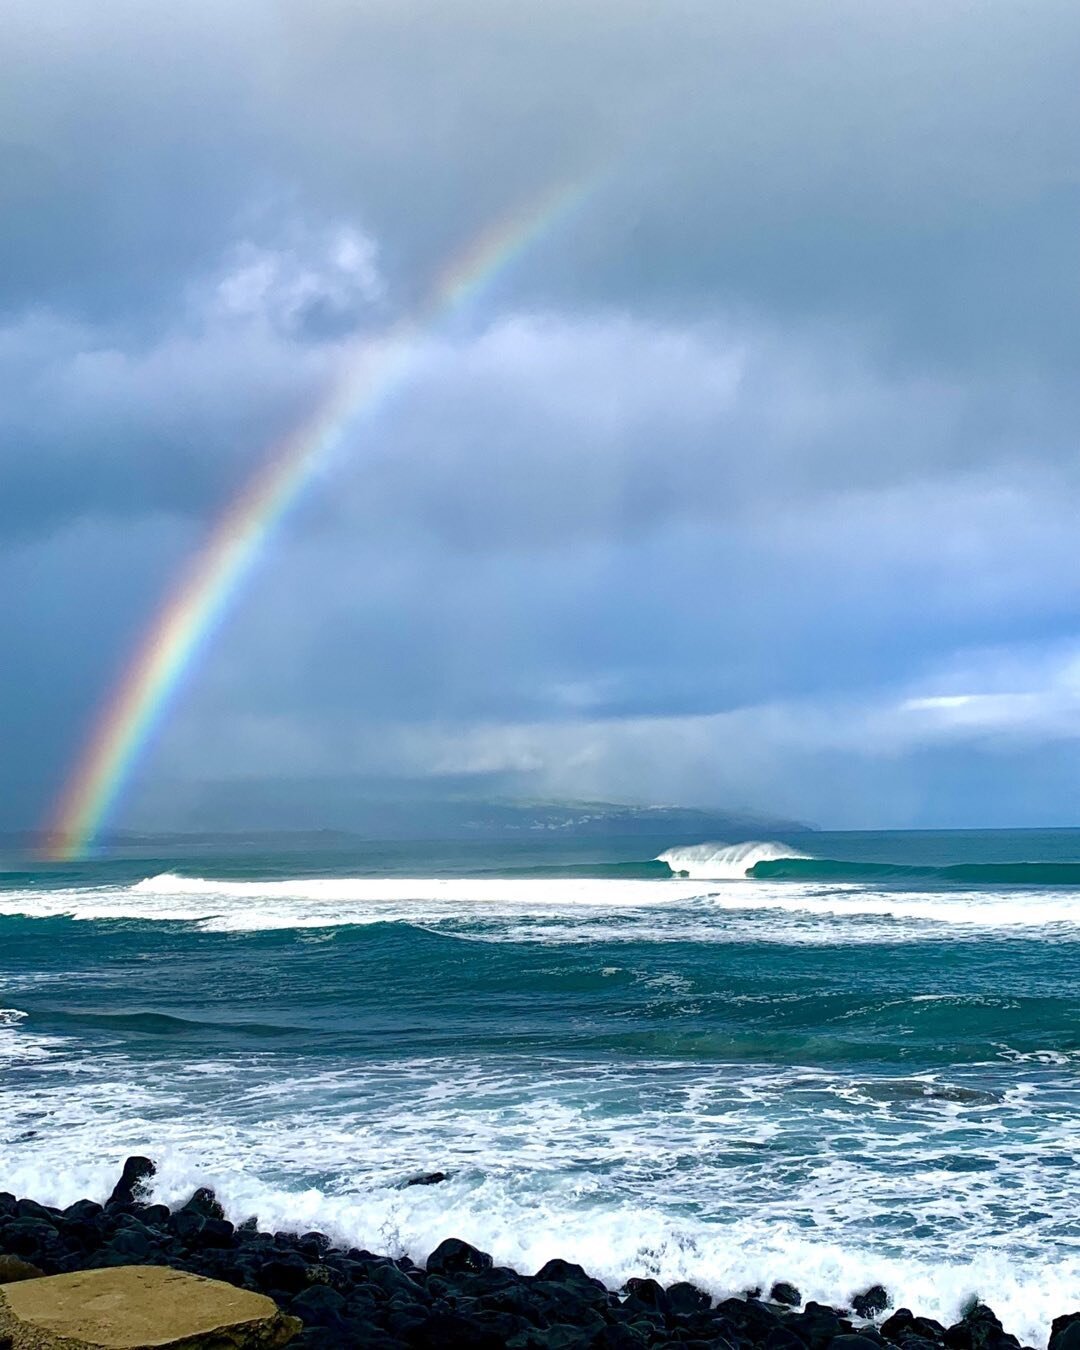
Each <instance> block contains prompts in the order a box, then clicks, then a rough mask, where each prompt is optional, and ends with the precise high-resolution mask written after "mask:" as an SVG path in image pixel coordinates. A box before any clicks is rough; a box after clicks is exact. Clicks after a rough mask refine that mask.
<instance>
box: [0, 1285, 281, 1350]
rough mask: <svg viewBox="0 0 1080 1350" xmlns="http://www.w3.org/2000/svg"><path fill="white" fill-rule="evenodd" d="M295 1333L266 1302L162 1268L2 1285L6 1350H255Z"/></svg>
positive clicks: (0, 1312)
mask: <svg viewBox="0 0 1080 1350" xmlns="http://www.w3.org/2000/svg"><path fill="white" fill-rule="evenodd" d="M300 1329H301V1324H300V1322H299V1321H298V1320H297V1319H296V1318H295V1317H286V1316H285V1314H284V1313H282V1312H280V1311H279V1310H278V1307H277V1305H276V1304H275V1303H273V1302H272V1301H271V1300H270V1299H268V1298H265V1297H264V1296H263V1295H262V1294H254V1293H251V1292H250V1291H248V1290H246V1289H236V1288H234V1287H233V1286H232V1285H231V1284H222V1283H220V1282H218V1281H217V1280H206V1279H203V1278H202V1277H201V1276H198V1275H188V1274H185V1273H184V1272H182V1271H178V1270H171V1269H169V1267H167V1266H111V1267H107V1268H105V1269H101V1270H82V1271H77V1272H75V1273H74V1274H70V1275H46V1276H44V1277H43V1278H41V1279H35V1280H24V1281H22V1282H20V1283H18V1284H5V1285H2V1286H0V1343H3V1342H4V1341H5V1340H6V1341H7V1342H8V1344H10V1345H11V1347H12V1350H99V1348H100V1350H147V1348H148V1347H151V1346H152V1347H155V1350H168V1347H175V1350H197V1348H198V1347H200V1346H206V1347H208V1348H209V1347H213V1350H257V1348H258V1347H264V1346H265V1347H271V1348H272V1347H277V1346H281V1345H284V1344H285V1343H286V1342H287V1341H289V1340H291V1339H292V1337H293V1336H294V1335H295V1334H296V1333H297V1332H298V1331H299V1330H300Z"/></svg>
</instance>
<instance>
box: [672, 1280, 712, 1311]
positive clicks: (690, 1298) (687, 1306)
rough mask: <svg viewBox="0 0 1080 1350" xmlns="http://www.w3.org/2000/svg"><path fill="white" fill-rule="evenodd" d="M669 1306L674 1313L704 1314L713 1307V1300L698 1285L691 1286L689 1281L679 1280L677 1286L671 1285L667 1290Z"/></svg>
mask: <svg viewBox="0 0 1080 1350" xmlns="http://www.w3.org/2000/svg"><path fill="white" fill-rule="evenodd" d="M667 1296H668V1306H669V1307H670V1308H671V1311H672V1312H673V1313H697V1312H704V1311H705V1310H706V1309H707V1308H711V1307H712V1299H711V1298H710V1297H709V1295H708V1294H707V1293H706V1292H705V1290H704V1289H699V1288H698V1287H697V1285H696V1284H691V1283H690V1282H689V1281H688V1280H679V1281H678V1283H676V1284H669V1285H668V1290H667Z"/></svg>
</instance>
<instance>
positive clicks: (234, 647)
mask: <svg viewBox="0 0 1080 1350" xmlns="http://www.w3.org/2000/svg"><path fill="white" fill-rule="evenodd" d="M1078 59H1080V8H1078V7H1077V6H1076V5H1075V4H1074V3H1072V2H1071V0H1039V3H1038V4H1028V3H1021V2H1020V0H971V2H970V3H958V2H957V0H933V3H923V2H922V0H906V2H905V3H904V4H899V3H892V2H891V0H890V2H889V3H885V2H884V0H799V3H795V2H794V0H770V3H768V4H763V5H747V4H745V3H743V2H742V0H668V3H665V4H664V5H656V4H655V3H643V2H642V0H618V3H616V2H615V0H572V2H571V0H543V3H540V0H515V3H513V4H507V3H494V2H490V3H489V2H487V0H423V2H421V0H392V2H391V0H304V3H303V4H300V3H275V2H274V0H260V3H257V4H256V3H248V0H232V2H231V3H230V4H229V5H227V6H222V5H220V4H218V3H216V0H215V2H214V3H207V2H206V0H190V3H188V4H185V5H182V6H180V5H172V6H165V5H154V6H148V5H146V4H144V3H141V0H139V2H137V0H101V3H98V4H95V5H92V6H91V5H87V4H85V3H84V2H83V0H50V3H49V4H47V5H42V4H41V3H40V0H10V2H9V4H8V5H7V6H5V19H4V25H3V31H2V33H0V61H2V63H3V68H4V70H5V79H4V81H3V83H2V85H0V257H2V259H3V266H2V267H0V474H2V479H0V481H2V485H3V490H2V492H0V631H2V632H3V634H4V644H3V660H2V661H0V727H2V740H3V747H2V754H0V828H3V829H24V828H32V827H34V826H35V825H37V824H39V823H41V822H42V821H43V820H45V819H46V818H47V816H48V813H49V810H50V805H51V803H52V802H53V801H54V800H55V799H56V797H57V794H58V793H59V792H60V791H61V789H62V787H63V785H64V783H65V781H67V779H68V777H69V776H70V774H71V773H72V771H73V769H74V767H75V765H76V763H77V762H78V759H79V756H80V754H81V751H82V747H83V745H84V744H85V741H86V737H87V735H88V732H89V729H90V728H91V726H92V725H93V723H94V719H95V716H96V715H97V712H98V710H99V709H100V707H101V705H102V703H103V701H104V700H105V699H106V698H107V696H108V694H109V692H110V690H111V689H112V688H113V687H114V686H115V684H116V681H117V680H118V679H119V678H120V676H121V675H122V673H123V671H124V669H125V667H126V666H127V664H128V662H129V661H130V659H131V655H132V652H133V650H134V648H135V646H136V644H137V642H138V640H139V637H140V635H141V634H142V633H143V632H144V631H145V629H146V627H147V625H148V624H149V623H150V622H151V620H152V619H153V617H154V615H155V613H156V612H157V611H158V609H159V607H160V605H161V604H162V601H163V599H164V597H165V596H166V595H167V594H168V592H169V589H170V587H171V586H172V585H173V584H174V582H175V579H176V577H177V575H178V574H179V573H180V571H181V570H182V569H183V567H184V566H185V565H186V564H187V563H188V562H189V561H190V559H191V558H192V557H193V556H195V555H197V553H198V551H199V549H200V547H201V546H202V544H203V542H204V541H205V540H206V538H207V536H208V534H209V532H210V530H211V529H212V527H213V524H214V522H215V521H216V520H217V519H218V518H219V517H220V516H221V515H222V513H223V512H224V511H225V510H226V509H227V507H228V505H229V503H230V501H232V500H233V499H234V498H235V495H236V494H237V493H238V492H239V491H240V490H241V489H242V487H243V485H244V484H245V482H247V481H248V480H249V477H250V475H251V474H252V473H254V472H256V471H257V469H258V468H259V466H260V465H262V464H263V463H265V462H266V459H267V456H268V455H269V454H270V453H271V451H272V449H273V447H274V446H275V444H276V443H277V442H278V441H279V440H280V438H281V437H282V436H283V435H285V434H287V433H288V432H289V430H290V429H291V428H293V427H294V426H296V425H297V424H299V423H302V422H303V420H304V419H305V418H307V417H309V416H310V415H311V413H312V411H313V410H314V409H316V408H317V407H318V406H319V405H320V401H321V400H324V399H325V398H326V396H327V391H328V390H329V389H331V388H332V387H333V384H334V381H335V380H336V379H337V378H339V376H340V371H341V369H342V368H343V363H345V362H347V361H348V360H349V359H350V355H351V354H352V353H355V351H356V349H357V345H358V344H362V343H363V342H365V341H375V340H377V338H378V335H379V334H380V333H381V332H384V331H385V330H386V329H387V328H388V327H389V326H391V325H392V324H393V323H395V322H396V321H398V320H400V319H401V318H402V317H403V316H407V315H408V314H409V313H410V312H412V310H413V308H414V307H415V306H416V304H417V300H418V297H419V296H421V295H422V294H424V292H425V288H427V287H429V286H430V284H431V281H432V278H433V277H434V276H435V275H437V273H438V271H439V269H440V268H441V267H443V266H444V265H445V264H446V262H447V260H448V259H449V258H452V257H453V256H455V255H456V254H458V253H460V251H461V250H462V248H463V247H467V245H468V244H469V241H470V240H471V239H474V238H475V237H476V236H478V235H479V234H481V233H482V232H483V231H484V230H485V229H486V228H489V227H490V226H491V224H492V222H493V221H497V220H499V219H500V218H502V217H504V216H505V215H506V214H507V213H513V212H514V211H515V210H517V209H519V208H520V205H521V203H522V202H524V201H527V200H529V199H531V198H532V197H534V196H535V195H536V194H537V193H538V192H543V191H546V190H549V189H550V188H551V186H552V185H558V184H560V183H563V182H570V181H580V182H583V183H585V184H586V185H587V186H586V190H585V191H584V193H583V195H582V198H581V200H580V201H579V203H578V205H577V206H576V207H575V209H574V210H572V211H570V212H568V213H567V214H566V215H565V216H564V217H563V218H562V219H561V220H559V221H558V222H557V223H556V224H555V225H553V227H552V228H551V229H550V230H548V231H546V232H545V233H543V234H541V235H540V237H538V238H537V239H535V240H534V241H533V242H532V243H531V245H530V246H529V247H528V248H527V249H526V250H524V251H523V252H522V253H521V255H520V256H519V257H517V258H516V259H515V260H514V262H513V264H512V265H511V266H509V267H508V268H507V269H505V270H504V272H503V273H501V274H500V275H499V277H498V278H497V279H496V281H495V283H494V284H493V285H492V286H491V287H490V288H489V289H488V290H487V291H486V292H485V293H483V294H482V295H481V296H480V297H478V299H477V301H476V303H475V304H474V305H472V306H470V307H466V309H465V310H463V311H462V312H459V313H457V314H455V315H454V316H451V317H450V318H448V320H447V322H445V323H442V324H437V325H434V326H432V327H430V328H428V329H427V330H425V331H424V332H422V333H421V334H420V335H419V336H418V338H417V341H416V350H415V353H414V355H413V358H412V372H411V375H410V378H409V380H408V381H407V383H406V384H405V385H404V386H403V387H402V388H401V389H399V390H398V391H397V392H396V393H395V395H394V397H393V398H392V399H391V400H390V401H389V402H388V403H387V405H386V406H385V407H384V408H383V409H381V410H380V412H379V413H378V415H377V416H376V417H373V418H370V419H368V420H366V421H365V420H364V419H359V420H358V421H357V423H356V425H355V426H354V427H352V428H351V429H350V431H349V433H348V434H347V436H346V437H345V440H344V442H343V444H342V445H341V446H340V447H339V449H338V450H337V451H336V452H335V453H334V455H333V456H332V457H330V459H329V460H328V461H327V463H326V464H324V465H320V467H319V470H318V472H317V473H316V474H315V475H314V477H313V479H312V481H311V482H310V483H309V484H308V486H307V488H306V490H305V491H304V493H303V494H302V496H301V497H300V499H299V500H298V501H297V503H296V506H295V509H294V510H293V511H292V512H291V513H290V515H289V516H288V518H287V520H286V521H285V522H284V524H283V526H282V528H281V530H280V531H279V532H277V533H276V534H274V535H273V537H272V538H271V539H270V540H269V542H268V544H267V546H266V548H265V549H264V550H263V551H262V552H261V554H260V556H259V558H258V561H257V566H256V567H255V569H254V570H253V573H252V575H251V577H250V579H249V581H248V582H247V584H246V585H245V586H244V587H243V589H242V590H241V591H240V593H239V594H238V596H237V597H236V600H235V603H234V604H233V605H232V606H231V608H230V609H229V611H228V612H227V614H226V615H225V617H224V621H223V622H222V624H221V626H220V628H219V630H218V631H217V632H216V633H215V635H214V637H213V640H212V641H211V642H209V643H208V644H207V646H206V649H205V651H204V652H203V653H202V654H201V656H200V658H199V660H198V661H196V662H195V663H193V665H192V667H191V669H190V671H189V672H188V675H187V677H186V678H185V680H184V681H183V683H182V685H181V687H180V689H179V691H178V694H177V697H176V698H175V700H174V701H173V702H172V703H171V704H170V706H169V707H168V709H167V710H166V715H165V716H164V718H163V719H162V722H161V725H160V727H159V729H158V732H157V734H156V735H155V736H154V737H153V738H152V739H151V740H150V741H149V742H148V744H147V745H146V746H145V748H144V751H143V753H142V754H141V755H140V756H139V758H138V760H137V762H136V764H135V766H134V772H133V774H132V777H131V780H130V782H129V783H128V784H127V786H126V789H125V791H124V794H123V796H122V798H121V800H120V802H119V805H118V808H117V811H116V814H115V818H114V819H113V820H112V821H111V822H110V823H111V824H114V825H117V826H124V827H130V828H137V829H188V828H192V829H196V828H198V829H203V828H208V827H210V826H218V827H229V826H236V827H237V828H248V827H251V826H254V825H259V824H273V825H280V824H283V823H289V822H294V823H295V824H296V825H297V826H298V827H302V828H310V827H313V826H318V825H320V824H327V825H333V826H344V825H347V824H348V818H349V810H350V806H349V803H350V802H351V801H352V800H353V798H354V795H355V792H356V790H357V786H358V785H364V790H365V791H368V792H374V793H378V792H380V791H385V792H386V793H388V794H393V793H395V792H398V791H401V790H404V789H405V787H407V788H408V790H410V791H411V790H413V789H415V788H416V787H417V785H420V787H421V788H422V789H423V790H424V791H429V792H434V793H438V792H440V791H442V790H443V789H444V788H445V791H446V792H447V794H451V793H455V794H456V793H461V792H465V793H474V794H476V795H477V796H493V795H494V796H505V795H519V796H526V797H542V798H560V799H561V798H574V799H581V798H587V799H605V800H613V801H620V802H641V803H671V804H680V805H687V806H707V807H716V808H727V809H731V810H739V811H749V812H752V813H757V814H761V815H766V816H768V815H778V816H783V817H788V818H792V817H793V818H796V819H799V820H804V821H807V822H809V823H812V824H815V825H820V826H823V827H831V828H890V827H898V828H899V827H938V826H941V827H947V826H990V825H1002V826H1006V825H1067V824H1072V825H1080V805H1078V803H1080V563H1078V548H1077V524H1078V506H1080V454H1078V451H1080V384H1078V381H1077V372H1078V369H1080V359H1078V358H1080V84H1078V82H1077V81H1076V79H1075V72H1076V68H1077V62H1078Z"/></svg>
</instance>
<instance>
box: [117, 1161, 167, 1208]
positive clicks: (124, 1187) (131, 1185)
mask: <svg viewBox="0 0 1080 1350" xmlns="http://www.w3.org/2000/svg"><path fill="white" fill-rule="evenodd" d="M156 1171H157V1168H156V1167H155V1166H154V1164H153V1163H152V1162H151V1161H150V1159H149V1158H141V1157H139V1156H138V1155H136V1156H135V1157H132V1158H128V1160H127V1162H125V1163H124V1170H123V1172H121V1174H120V1180H119V1181H118V1182H117V1183H116V1185H115V1186H114V1187H113V1192H112V1195H110V1196H109V1198H108V1200H107V1201H106V1202H105V1203H106V1206H107V1207H108V1208H110V1209H111V1208H112V1206H113V1205H133V1204H135V1202H136V1201H138V1200H143V1199H145V1198H146V1196H147V1194H148V1193H149V1189H150V1188H149V1186H148V1185H147V1182H148V1181H149V1180H150V1178H151V1177H152V1176H153V1175H154V1173H155V1172H156Z"/></svg>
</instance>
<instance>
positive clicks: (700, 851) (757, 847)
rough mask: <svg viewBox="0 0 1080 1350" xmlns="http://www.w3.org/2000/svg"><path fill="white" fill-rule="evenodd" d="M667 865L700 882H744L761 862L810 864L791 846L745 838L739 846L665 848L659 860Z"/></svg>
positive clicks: (697, 845)
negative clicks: (803, 862)
mask: <svg viewBox="0 0 1080 1350" xmlns="http://www.w3.org/2000/svg"><path fill="white" fill-rule="evenodd" d="M656 861H657V862H663V863H667V865H668V866H669V867H670V868H671V870H672V872H674V873H675V874H676V875H679V874H681V875H683V876H687V877H691V878H693V879H695V880H698V881H741V880H743V879H745V878H747V877H751V876H753V875H754V869H755V868H757V867H758V866H759V865H760V864H762V863H766V864H767V863H779V862H785V863H786V862H799V861H810V856H809V854H806V853H800V852H799V851H798V850H797V849H794V848H792V847H791V846H790V845H788V844H780V843H776V842H774V841H769V840H761V839H744V840H743V841H742V842H741V843H738V844H721V843H705V844H689V845H685V846H683V847H678V848H668V849H665V850H664V852H663V853H661V854H659V855H658V856H657V858H656Z"/></svg>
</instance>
